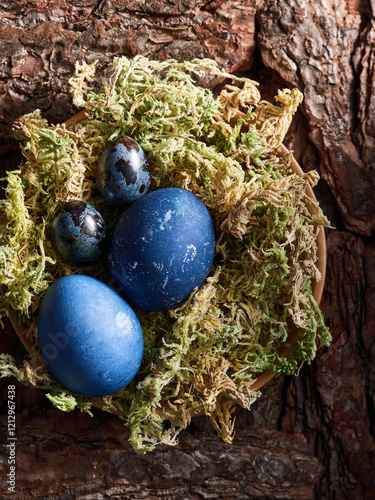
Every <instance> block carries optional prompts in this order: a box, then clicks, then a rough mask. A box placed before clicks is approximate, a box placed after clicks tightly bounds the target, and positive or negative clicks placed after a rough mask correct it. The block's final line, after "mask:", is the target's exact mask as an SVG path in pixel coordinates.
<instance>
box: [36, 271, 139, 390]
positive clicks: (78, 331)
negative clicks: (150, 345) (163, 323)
mask: <svg viewBox="0 0 375 500" xmlns="http://www.w3.org/2000/svg"><path fill="white" fill-rule="evenodd" d="M38 340H39V347H40V352H41V354H42V356H43V359H44V361H45V363H46V365H47V367H48V370H49V371H50V373H51V374H52V375H53V376H54V377H55V379H56V380H57V381H58V382H59V383H60V384H62V385H63V386H64V387H65V388H66V389H68V390H69V391H71V392H73V393H76V394H81V395H84V396H90V397H101V396H106V395H109V394H113V393H115V392H117V391H119V390H120V389H122V388H123V387H125V386H126V385H127V384H129V382H130V381H131V380H132V379H133V378H134V376H135V375H136V373H137V371H138V369H139V366H140V364H141V360H142V355H143V335H142V330H141V326H140V323H139V321H138V318H137V317H136V315H135V313H134V311H133V309H132V308H131V307H130V306H129V304H128V303H127V302H126V301H125V300H124V299H123V298H122V297H121V296H120V295H118V293H116V292H115V291H114V290H113V289H112V288H110V287H109V286H108V285H106V284H105V283H103V282H101V281H99V280H97V279H95V278H91V277H89V276H83V275H79V274H76V275H70V276H64V277H63V278H60V279H59V280H57V281H55V283H54V284H53V285H52V286H51V287H50V288H49V289H48V290H47V293H46V294H45V296H44V298H43V301H42V305H41V307H40V312H39V318H38Z"/></svg>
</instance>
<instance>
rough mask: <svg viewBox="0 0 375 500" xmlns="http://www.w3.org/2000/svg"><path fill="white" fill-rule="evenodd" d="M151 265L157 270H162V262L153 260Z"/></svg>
mask: <svg viewBox="0 0 375 500" xmlns="http://www.w3.org/2000/svg"><path fill="white" fill-rule="evenodd" d="M152 265H153V266H154V267H156V269H157V270H158V271H162V270H163V269H164V264H161V263H159V262H153V263H152Z"/></svg>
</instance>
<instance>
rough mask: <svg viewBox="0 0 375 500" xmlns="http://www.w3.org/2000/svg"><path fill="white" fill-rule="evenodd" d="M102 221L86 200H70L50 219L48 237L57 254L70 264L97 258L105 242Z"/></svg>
mask: <svg viewBox="0 0 375 500" xmlns="http://www.w3.org/2000/svg"><path fill="white" fill-rule="evenodd" d="M106 232H107V229H106V224H105V222H104V220H103V217H102V216H101V215H100V213H99V212H98V211H97V210H96V209H95V208H94V207H93V206H91V205H90V204H89V203H86V202H84V201H82V200H72V201H69V202H67V203H65V204H64V205H62V206H61V207H60V209H59V210H58V211H57V213H56V215H55V217H54V218H53V220H52V224H51V230H50V238H51V242H52V246H53V248H54V249H55V251H56V253H57V255H58V256H59V257H60V259H61V260H63V261H64V262H65V263H67V264H70V265H72V266H82V267H86V266H89V265H91V264H95V263H96V262H98V261H99V260H100V258H101V256H102V254H103V252H104V249H105V243H106V239H105V238H106Z"/></svg>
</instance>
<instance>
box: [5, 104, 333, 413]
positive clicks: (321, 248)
mask: <svg viewBox="0 0 375 500" xmlns="http://www.w3.org/2000/svg"><path fill="white" fill-rule="evenodd" d="M86 118H87V114H86V110H82V111H80V112H78V113H76V114H75V115H73V116H71V117H70V118H69V119H68V120H66V121H65V122H64V125H65V126H66V128H70V127H72V126H75V125H76V124H78V123H80V122H81V121H83V120H84V119H86ZM244 126H246V124H244ZM278 150H279V155H280V156H285V155H287V154H289V153H290V151H289V150H288V149H287V148H286V147H285V146H284V145H283V144H281V145H280V146H279V148H278ZM290 168H291V169H292V170H293V172H294V173H296V174H297V175H299V176H301V177H303V176H305V173H304V171H303V170H302V168H301V167H300V165H299V164H298V162H297V161H296V159H295V158H294V156H292V158H291V163H290ZM306 194H307V195H308V196H309V198H311V199H312V200H313V201H314V202H317V199H316V196H315V194H314V191H313V189H312V187H311V186H310V184H307V186H306ZM315 210H316V208H315V207H314V206H311V207H309V211H310V213H312V214H313V213H314V212H315ZM318 227H319V233H318V235H317V239H316V241H317V260H316V266H317V268H318V269H319V271H320V274H321V279H320V280H319V281H316V280H315V279H313V280H312V295H313V297H314V299H315V301H316V302H317V304H318V305H319V304H320V301H321V299H322V296H323V290H324V285H325V277H326V265H327V256H326V252H327V250H326V236H325V231H324V227H323V226H321V225H319V226H318ZM9 320H10V322H11V324H12V327H13V329H14V331H15V333H16V334H17V336H18V337H19V339H20V341H21V342H22V344H23V346H24V347H25V349H26V350H27V351H28V352H30V351H31V349H32V343H31V341H30V340H29V339H28V338H27V337H26V336H25V335H24V332H25V329H26V328H25V326H24V325H22V324H19V323H18V322H17V320H16V319H15V318H14V316H13V315H12V314H10V315H9ZM288 324H289V332H288V337H287V340H286V344H287V345H285V346H283V347H282V348H281V349H280V350H279V355H280V356H282V357H286V356H288V355H289V354H290V353H291V352H292V351H293V348H294V347H293V344H294V343H295V342H296V341H297V340H298V339H299V338H300V336H301V335H302V333H303V329H302V328H298V327H296V326H295V325H294V324H293V323H292V322H291V321H290V322H289V323H288ZM276 374H277V372H275V371H273V370H266V371H264V372H262V373H261V374H259V375H258V377H256V378H255V379H254V382H253V384H252V386H251V389H253V390H259V389H261V388H262V387H263V386H264V385H266V384H267V383H268V382H269V381H270V380H271V379H272V378H274V377H275V376H276ZM93 406H95V407H96V408H98V409H101V410H103V401H102V399H101V398H96V399H95V400H94V402H93ZM108 411H109V410H108ZM162 412H163V408H161V409H160V412H158V413H159V414H162ZM110 413H114V414H118V415H122V416H123V415H124V414H123V413H121V412H118V411H110ZM198 415H201V413H196V412H192V416H198Z"/></svg>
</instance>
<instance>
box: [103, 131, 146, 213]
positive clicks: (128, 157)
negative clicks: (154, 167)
mask: <svg viewBox="0 0 375 500" xmlns="http://www.w3.org/2000/svg"><path fill="white" fill-rule="evenodd" d="M96 185H97V188H98V191H99V193H100V194H101V196H102V197H103V198H104V199H105V200H106V201H107V202H108V203H110V204H111V205H113V206H116V207H124V206H126V205H129V204H130V203H133V202H134V201H135V200H136V199H138V198H139V197H140V196H142V195H144V194H146V193H147V191H148V188H149V186H150V174H149V171H148V161H147V158H146V155H145V153H144V151H143V149H142V148H141V146H140V145H139V144H138V143H137V142H136V141H135V140H134V139H132V138H131V137H127V136H122V137H119V138H118V139H117V141H116V142H114V143H112V144H110V145H109V146H108V147H107V148H106V149H105V150H104V152H103V154H102V155H101V157H100V159H99V162H98V165H97V170H96Z"/></svg>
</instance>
